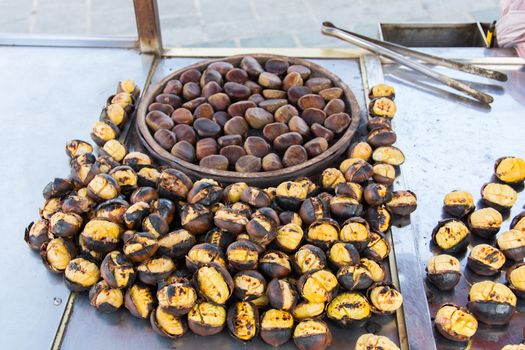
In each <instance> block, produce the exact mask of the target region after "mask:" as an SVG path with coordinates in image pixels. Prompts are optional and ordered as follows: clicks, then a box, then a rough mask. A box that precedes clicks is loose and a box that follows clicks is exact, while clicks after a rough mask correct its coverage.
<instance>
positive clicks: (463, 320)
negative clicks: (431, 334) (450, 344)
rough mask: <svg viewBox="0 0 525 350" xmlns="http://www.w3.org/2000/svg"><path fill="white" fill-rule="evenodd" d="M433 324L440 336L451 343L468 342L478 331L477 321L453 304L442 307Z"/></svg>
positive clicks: (463, 309)
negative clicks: (451, 341)
mask: <svg viewBox="0 0 525 350" xmlns="http://www.w3.org/2000/svg"><path fill="white" fill-rule="evenodd" d="M434 323H435V325H436V328H437V330H438V331H439V333H441V335H442V336H444V337H445V338H447V339H450V340H453V341H460V342H465V341H468V340H470V338H472V337H473V336H474V334H475V333H476V331H477V330H478V321H477V320H476V318H475V317H474V315H473V314H472V313H471V312H470V311H468V310H467V309H466V308H462V307H460V306H458V305H455V304H444V305H442V306H441V307H440V308H439V310H438V312H437V313H436V318H435V320H434Z"/></svg>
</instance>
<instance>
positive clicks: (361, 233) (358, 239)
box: [339, 217, 370, 251]
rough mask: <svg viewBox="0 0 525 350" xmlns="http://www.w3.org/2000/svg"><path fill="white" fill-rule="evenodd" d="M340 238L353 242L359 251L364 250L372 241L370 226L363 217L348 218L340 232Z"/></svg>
mask: <svg viewBox="0 0 525 350" xmlns="http://www.w3.org/2000/svg"><path fill="white" fill-rule="evenodd" d="M339 240H340V241H342V242H347V243H352V244H353V245H354V247H355V248H356V249H357V250H358V251H363V250H364V249H365V248H366V247H367V246H368V242H369V241H370V227H369V225H368V222H367V221H366V220H365V219H363V218H361V217H353V218H350V219H348V220H346V221H345V222H344V223H343V226H342V227H341V231H340V232H339Z"/></svg>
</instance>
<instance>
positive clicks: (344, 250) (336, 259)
mask: <svg viewBox="0 0 525 350" xmlns="http://www.w3.org/2000/svg"><path fill="white" fill-rule="evenodd" d="M326 256H327V257H328V261H329V262H330V263H331V264H332V265H333V266H335V267H337V268H341V267H343V266H345V265H356V264H357V263H359V252H358V251H357V249H356V248H355V247H354V245H353V244H352V243H345V242H336V243H334V244H333V245H332V246H331V247H330V249H328V252H327V253H326Z"/></svg>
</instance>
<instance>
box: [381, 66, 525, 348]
mask: <svg viewBox="0 0 525 350" xmlns="http://www.w3.org/2000/svg"><path fill="white" fill-rule="evenodd" d="M384 72H385V77H386V82H387V83H389V84H392V85H394V86H395V87H396V104H397V105H398V106H399V112H398V114H397V115H396V117H395V119H394V121H395V130H396V132H397V135H398V142H397V145H398V146H399V147H400V148H401V149H402V150H403V151H404V153H405V155H406V162H405V164H403V166H402V176H403V178H404V179H405V182H406V184H407V185H408V188H409V189H411V190H412V191H414V192H415V193H417V196H418V210H417V211H416V212H415V213H414V214H413V215H412V218H411V226H410V227H411V228H410V229H409V230H407V231H406V233H407V234H409V232H408V231H413V232H414V237H415V240H416V247H415V250H414V252H413V253H414V254H417V255H418V257H419V265H418V269H419V274H420V275H423V276H424V274H425V272H424V271H425V264H426V261H427V260H428V259H429V258H430V257H431V256H432V255H433V254H435V253H437V251H436V250H435V247H433V245H432V244H431V231H432V229H433V227H434V226H435V225H436V224H437V222H438V221H439V220H440V219H441V218H442V217H444V216H443V212H442V203H443V197H444V195H445V194H446V193H447V192H449V191H452V190H455V189H462V190H466V191H470V192H471V193H472V194H473V195H474V198H475V199H476V200H477V199H479V198H480V195H479V192H480V188H481V186H482V184H483V183H485V182H488V181H490V180H491V178H492V175H493V166H494V161H495V160H496V159H497V158H499V157H501V156H505V155H516V156H521V157H524V156H525V153H524V150H525V141H524V140H525V139H524V137H523V130H525V118H524V114H523V110H524V108H525V89H524V87H525V85H524V84H525V70H524V68H523V66H514V67H509V70H508V71H507V74H508V75H509V80H508V81H507V82H506V83H497V84H493V82H491V81H489V80H487V79H483V78H476V79H475V81H476V83H477V84H478V86H480V87H483V88H484V89H485V90H486V91H488V92H489V93H492V94H495V95H498V97H497V98H496V99H495V101H494V103H493V104H492V105H491V107H490V108H484V107H481V106H480V105H479V104H470V103H465V101H464V100H462V99H460V98H459V97H457V96H456V95H451V94H450V93H449V92H447V91H444V90H442V89H441V88H440V87H438V86H434V85H432V82H431V81H429V80H427V81H419V82H417V83H415V82H414V81H413V80H410V81H407V80H404V79H403V77H404V74H405V70H404V69H403V68H402V67H400V66H399V65H386V66H384ZM454 77H455V78H457V79H472V77H469V76H467V75H466V74H462V73H459V72H457V73H455V75H454ZM524 204H525V194H524V193H523V190H522V189H521V191H520V192H519V195H518V201H517V203H516V205H515V206H514V208H513V210H512V212H511V213H510V215H505V216H504V217H505V219H506V221H505V222H504V223H503V226H502V229H501V231H500V232H503V231H505V230H507V229H508V227H509V223H510V219H511V218H512V217H513V216H514V215H515V214H516V213H518V212H520V211H521V210H523V207H524ZM394 236H395V235H394ZM403 242H405V241H404V240H403ZM479 242H480V240H478V239H474V240H473V243H474V244H477V243H479ZM465 255H466V254H465V253H463V254H462V255H460V256H458V258H461V261H462V269H461V272H462V273H463V277H462V278H461V281H460V283H459V284H458V286H456V288H455V291H453V292H448V293H439V292H437V291H436V290H435V289H434V288H433V287H431V286H429V285H428V284H426V285H425V289H426V293H427V295H428V298H429V301H430V316H429V317H433V316H434V315H435V313H436V311H437V308H438V307H439V305H441V304H442V303H444V302H455V303H457V304H459V305H466V302H467V293H468V290H469V288H470V284H472V283H474V282H476V281H478V280H480V279H482V278H481V276H476V275H475V274H474V273H472V272H471V271H469V270H468V269H467V268H465V260H466V259H465ZM396 257H397V258H398V266H399V268H400V269H401V266H402V261H403V260H402V259H399V258H400V257H399V256H398V255H397V246H396ZM504 275H505V274H504V273H501V274H500V275H499V276H497V277H496V278H497V279H499V280H503V278H504ZM414 278H418V277H414ZM485 279H487V278H485ZM518 311H519V312H518V313H516V314H515V315H514V317H513V320H512V322H511V324H510V325H509V326H508V327H493V328H490V327H487V326H485V325H483V324H481V323H480V326H479V331H478V334H477V335H476V336H475V337H474V339H473V341H472V342H471V344H470V346H471V347H470V348H471V349H500V348H501V347H503V345H505V344H508V343H519V342H521V341H523V335H522V332H523V327H524V326H525V303H524V301H523V300H520V301H519V302H518ZM407 318H408V319H410V318H411V315H410V314H409V313H408V312H407ZM409 331H410V327H409ZM409 335H410V333H409ZM436 339H437V347H438V349H461V348H464V347H465V345H464V344H463V345H462V344H457V343H456V344H454V343H453V342H450V341H446V340H444V339H443V338H442V337H441V336H438V335H436Z"/></svg>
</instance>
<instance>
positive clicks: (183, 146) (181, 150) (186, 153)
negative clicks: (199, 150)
mask: <svg viewBox="0 0 525 350" xmlns="http://www.w3.org/2000/svg"><path fill="white" fill-rule="evenodd" d="M171 154H173V155H174V156H175V157H177V158H180V159H182V160H185V161H187V162H194V161H195V155H196V154H195V147H193V145H192V144H191V143H189V142H188V141H184V140H183V141H179V142H177V143H176V144H175V145H174V146H173V147H172V148H171Z"/></svg>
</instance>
